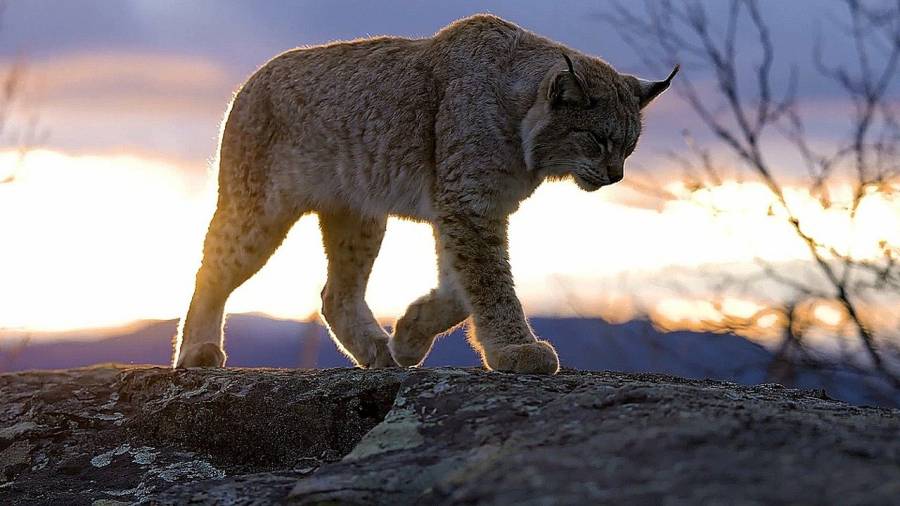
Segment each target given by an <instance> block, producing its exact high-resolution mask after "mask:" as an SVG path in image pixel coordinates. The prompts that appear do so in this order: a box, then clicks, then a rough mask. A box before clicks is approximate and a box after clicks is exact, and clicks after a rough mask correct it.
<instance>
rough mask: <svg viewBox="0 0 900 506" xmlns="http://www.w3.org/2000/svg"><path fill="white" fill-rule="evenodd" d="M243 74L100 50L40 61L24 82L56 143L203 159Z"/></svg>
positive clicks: (198, 61)
mask: <svg viewBox="0 0 900 506" xmlns="http://www.w3.org/2000/svg"><path fill="white" fill-rule="evenodd" d="M2 71H3V69H2V68H0V72H2ZM241 80H242V78H241V77H239V76H235V75H232V74H230V73H229V72H227V71H226V70H225V69H223V68H222V67H221V66H219V65H217V64H215V63H213V62H212V61H210V60H207V59H204V58H199V57H191V56H185V55H166V54H154V53H142V52H137V53H129V52H100V53H76V54H70V55H65V56H60V57H56V58H51V59H46V60H40V61H36V62H32V63H30V64H29V65H28V67H27V79H26V82H25V85H24V88H25V89H26V90H27V91H28V95H27V97H26V100H27V103H28V104H30V106H31V108H32V109H33V110H32V112H33V113H36V114H37V115H38V117H39V121H40V124H41V126H42V128H43V129H44V130H45V131H47V132H48V133H49V137H48V141H47V143H48V144H49V145H50V146H52V147H55V148H63V149H66V150H69V151H76V152H97V151H107V150H110V149H115V150H130V151H140V152H147V151H150V152H155V153H157V154H158V155H162V156H173V157H180V158H190V159H194V160H202V159H205V158H207V157H209V155H211V154H212V153H213V152H214V150H215V137H216V134H217V132H218V123H219V121H220V120H221V118H222V114H223V112H224V111H225V109H226V106H227V103H228V101H229V100H230V98H231V95H232V93H233V90H234V89H235V88H236V87H237V85H238V84H239V83H240V81H241Z"/></svg>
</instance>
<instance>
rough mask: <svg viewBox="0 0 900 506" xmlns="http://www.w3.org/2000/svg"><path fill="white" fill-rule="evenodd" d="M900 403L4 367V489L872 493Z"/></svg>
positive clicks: (896, 493) (308, 498) (610, 379)
mask: <svg viewBox="0 0 900 506" xmlns="http://www.w3.org/2000/svg"><path fill="white" fill-rule="evenodd" d="M897 497H900V411H897V410H888V409H875V408H860V407H853V406H849V405H847V404H844V403H841V402H837V401H833V400H830V399H828V396H827V395H825V393H824V392H822V391H806V392H804V391H796V390H789V389H785V388H783V387H780V386H778V385H760V386H755V387H741V386H737V385H734V384H730V383H723V382H714V381H696V380H683V379H679V378H675V377H668V376H661V375H647V374H622V373H603V372H575V371H563V372H562V373H561V374H559V375H557V376H553V377H542V376H516V375H509V374H500V373H490V372H484V371H481V370H474V369H414V370H398V369H394V370H379V371H363V370H357V369H330V370H320V371H307V370H272V369H209V370H200V369H197V370H178V371H173V370H170V369H165V368H155V367H124V366H116V365H107V366H98V367H93V368H85V369H71V370H61V371H33V372H22V373H15V374H5V375H0V503H2V504H23V503H28V504H93V505H104V504H105V505H113V504H131V503H141V504H185V503H189V504H273V503H284V502H290V503H294V504H321V503H339V504H372V503H386V504H404V503H423V504H457V503H485V504H573V503H590V504H595V503H662V502H665V503H668V504H697V503H741V504H744V503H746V504H752V503H797V504H821V503H835V502H839V503H842V504H878V503H884V504H888V503H892V502H895V501H896V498H897Z"/></svg>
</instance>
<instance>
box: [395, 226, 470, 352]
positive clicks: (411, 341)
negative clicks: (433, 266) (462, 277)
mask: <svg viewBox="0 0 900 506" xmlns="http://www.w3.org/2000/svg"><path fill="white" fill-rule="evenodd" d="M435 236H436V237H435V241H436V242H437V254H438V286H437V288H435V289H434V290H431V292H429V293H428V294H426V295H423V296H422V297H420V298H419V299H418V300H416V301H415V302H413V303H412V304H410V305H409V308H407V310H406V314H404V315H403V317H402V318H400V319H399V320H397V327H396V329H394V335H393V336H392V337H391V340H390V342H389V346H390V348H391V354H392V355H393V356H394V360H396V361H397V363H398V364H400V365H402V366H404V367H409V366H415V365H419V364H420V363H422V361H423V360H424V359H425V356H426V355H428V352H429V351H431V346H432V345H433V344H434V339H435V337H437V335H438V334H440V333H443V332H446V331H447V330H449V329H451V328H453V327H454V326H456V325H458V324H459V323H461V322H462V321H463V320H465V319H466V318H468V317H469V308H468V307H467V306H466V302H465V300H464V298H463V296H462V294H461V293H460V292H461V289H460V287H459V284H458V283H457V281H456V278H455V276H454V275H453V272H452V271H453V268H452V267H451V265H450V261H449V258H450V257H449V255H447V254H444V252H443V251H442V250H443V248H442V247H441V245H440V238H439V237H438V236H437V234H435Z"/></svg>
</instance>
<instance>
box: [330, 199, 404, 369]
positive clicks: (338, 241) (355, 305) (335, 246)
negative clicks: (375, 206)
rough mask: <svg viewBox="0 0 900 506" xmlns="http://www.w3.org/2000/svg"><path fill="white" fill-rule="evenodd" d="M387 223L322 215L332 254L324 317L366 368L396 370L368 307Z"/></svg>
mask: <svg viewBox="0 0 900 506" xmlns="http://www.w3.org/2000/svg"><path fill="white" fill-rule="evenodd" d="M386 223H387V220H386V219H385V218H363V217H360V216H356V215H354V214H350V213H319V225H320V226H321V228H322V240H323V242H324V244H325V254H326V255H327V256H328V281H327V282H326V283H325V289H324V290H322V316H323V317H325V321H326V322H328V326H329V328H330V330H331V333H332V336H333V337H334V340H335V341H336V342H337V344H338V347H339V348H341V349H342V350H343V351H344V352H345V353H346V354H347V355H348V356H349V357H350V359H351V360H353V361H354V362H355V363H356V364H357V365H359V366H361V367H368V368H380V367H395V366H396V365H397V364H396V363H395V362H394V359H393V358H391V354H390V352H389V351H388V347H387V344H388V335H387V333H386V332H385V331H384V329H382V328H381V325H379V324H378V322H377V321H376V320H375V317H374V316H373V315H372V311H371V310H370V309H369V306H368V305H367V304H366V300H365V296H366V284H367V283H368V281H369V274H370V273H371V272H372V264H373V263H374V262H375V257H376V256H377V255H378V250H379V248H381V240H382V239H383V238H384V230H385V226H386Z"/></svg>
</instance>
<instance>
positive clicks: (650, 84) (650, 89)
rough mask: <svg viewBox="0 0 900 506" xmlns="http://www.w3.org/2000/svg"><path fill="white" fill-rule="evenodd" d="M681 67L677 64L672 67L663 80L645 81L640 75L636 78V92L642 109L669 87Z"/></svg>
mask: <svg viewBox="0 0 900 506" xmlns="http://www.w3.org/2000/svg"><path fill="white" fill-rule="evenodd" d="M680 68H681V67H680V66H679V65H675V68H673V69H672V72H671V73H670V74H669V77H667V78H665V79H664V80H662V81H645V80H643V79H640V78H638V77H636V78H635V80H636V81H637V89H636V93H637V96H638V101H639V102H640V104H641V109H643V108H644V107H647V104H649V103H650V102H652V101H653V99H654V98H656V97H658V96H659V95H660V94H661V93H662V92H664V91H666V90H667V89H668V88H669V85H670V84H672V78H673V77H675V74H677V73H678V69H680Z"/></svg>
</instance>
